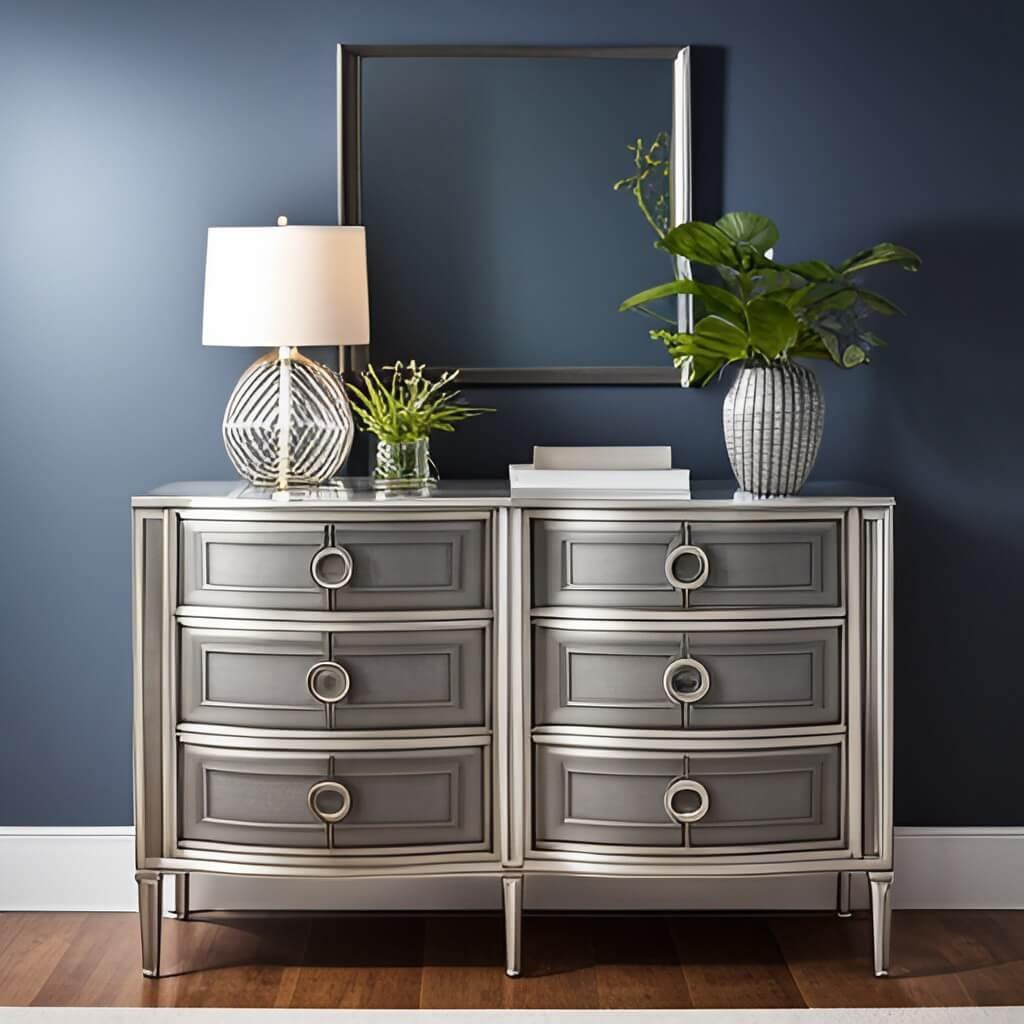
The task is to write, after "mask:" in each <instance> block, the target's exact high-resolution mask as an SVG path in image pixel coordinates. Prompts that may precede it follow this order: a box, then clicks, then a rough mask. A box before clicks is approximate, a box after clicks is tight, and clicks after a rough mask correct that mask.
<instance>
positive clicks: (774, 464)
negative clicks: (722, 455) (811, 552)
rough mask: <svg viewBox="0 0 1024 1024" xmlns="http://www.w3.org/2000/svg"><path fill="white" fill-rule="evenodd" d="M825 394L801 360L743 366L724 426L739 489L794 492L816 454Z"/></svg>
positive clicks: (728, 398)
mask: <svg viewBox="0 0 1024 1024" xmlns="http://www.w3.org/2000/svg"><path fill="white" fill-rule="evenodd" d="M824 424H825V399H824V397H823V396H822V393H821V388H820V387H819V385H818V380H817V378H816V377H815V376H814V373H813V372H812V371H811V370H809V369H808V368H807V367H806V366H801V365H799V364H798V363H789V362H783V363H772V364H771V365H765V364H763V363H761V364H751V365H748V366H744V367H742V369H741V370H740V371H739V373H738V374H737V375H736V379H735V380H734V381H733V384H732V387H731V388H729V391H728V394H726V396H725V402H724V404H723V406H722V427H723V432H724V434H725V447H726V449H727V451H728V453H729V462H730V463H732V471H733V473H735V475H736V480H737V482H738V483H739V485H740V488H741V489H742V490H744V491H747V492H749V493H750V494H752V495H754V496H755V497H758V498H774V497H783V496H785V495H789V494H796V493H797V492H799V490H800V488H801V487H803V485H804V483H805V481H806V480H807V477H808V476H809V475H810V472H811V469H812V468H813V466H814V461H815V459H816V458H817V457H818V448H819V447H820V446H821V435H822V430H823V428H824Z"/></svg>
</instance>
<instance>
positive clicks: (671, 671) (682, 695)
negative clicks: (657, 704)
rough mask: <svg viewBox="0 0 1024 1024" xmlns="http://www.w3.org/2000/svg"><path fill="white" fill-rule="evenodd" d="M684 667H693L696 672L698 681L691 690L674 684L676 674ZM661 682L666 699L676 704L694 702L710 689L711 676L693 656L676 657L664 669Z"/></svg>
mask: <svg viewBox="0 0 1024 1024" xmlns="http://www.w3.org/2000/svg"><path fill="white" fill-rule="evenodd" d="M684 668H689V669H693V671H694V672H696V673H697V676H698V679H699V682H698V683H697V685H696V686H695V687H694V688H693V689H692V690H679V689H677V688H676V686H675V681H676V676H678V675H679V673H680V672H681V671H682V670H683V669H684ZM662 682H663V684H664V686H665V693H667V694H668V699H669V700H674V701H675V702H676V703H677V704H696V703H697V701H699V700H701V699H702V698H703V697H705V696H706V695H707V692H708V690H710V689H711V676H710V675H708V670H707V669H706V668H705V667H704V666H703V665H702V664H701V663H700V662H699V661H697V660H695V659H694V658H676V660H675V661H673V662H672V663H671V664H670V665H669V666H668V668H666V669H665V677H664V679H663V680H662Z"/></svg>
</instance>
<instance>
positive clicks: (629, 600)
mask: <svg viewBox="0 0 1024 1024" xmlns="http://www.w3.org/2000/svg"><path fill="white" fill-rule="evenodd" d="M681 531H682V524H681V523H679V522H657V523H655V522H634V523H622V522H586V523H578V522H564V521H562V520H554V519H551V520H547V519H540V520H537V521H536V522H534V524H533V604H534V606H535V607H539V608H545V607H552V608H554V607H562V606H566V607H573V606H575V607H579V608H659V609H672V608H682V607H683V601H682V595H681V592H680V591H678V590H676V589H674V588H673V587H672V585H671V584H670V583H669V581H668V577H667V576H666V575H665V556H666V555H667V553H668V552H669V550H670V549H671V548H672V546H673V545H674V544H676V543H678V542H679V540H680V537H681V535H682V533H681Z"/></svg>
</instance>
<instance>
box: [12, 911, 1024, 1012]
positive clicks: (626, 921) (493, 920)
mask: <svg viewBox="0 0 1024 1024" xmlns="http://www.w3.org/2000/svg"><path fill="white" fill-rule="evenodd" d="M502 943H503V938H502V924H501V920H500V918H499V917H498V916H497V915H466V916H462V915H437V916H405V917H403V916H391V915H387V916H385V915H366V916H355V915H352V916H350V915H323V916H314V917H282V916H273V917H249V916H243V915H209V916H205V915H200V916H198V917H196V918H195V919H193V920H191V921H188V922H178V921H171V920H168V921H166V922H165V924H164V954H163V970H164V972H165V974H166V976H165V977H162V978H160V979H159V980H156V981H152V980H146V979H144V978H143V977H142V976H141V972H140V967H139V939H138V921H137V919H136V917H135V915H134V914H23V913H6V914H0V1005H35V1006H220V1007H226V1006H237V1007H284V1006H294V1007H359V1008H401V1007H406V1008H415V1007H431V1008H455V1007H462V1008H469V1009H482V1008H502V1007H509V1008H520V1007H521V1008H545V1009H556V1008H558V1009H598V1008H622V1007H629V1008H637V1009H654V1008H673V1007H690V1006H694V1007H747V1008H750V1007H794V1006H796V1007H799V1006H813V1007H829V1006H878V1007H882V1006H962V1005H974V1004H977V1005H999V1004H1004V1005H1005V1004H1011V1005H1016V1004H1022V1003H1024V912H1020V913H1013V912H984V911H977V912H973V911H972V912H967V911H960V912H952V911H950V912H940V911H902V912H898V913H897V914H896V918H895V922H894V933H893V965H894V972H893V977H891V978H887V979H876V978H874V977H873V976H872V975H871V971H870V923H869V921H868V920H867V918H866V917H865V916H864V915H857V916H856V917H854V918H853V919H852V920H839V919H837V918H835V917H833V916H824V915H822V916H814V915H800V916H792V917H786V916H777V917H702V916H679V917H658V916H648V917H625V916H608V917H595V916H552V915H537V916H527V918H526V921H525V932H524V947H523V948H524V953H525V956H524V970H525V974H524V976H523V977H520V978H517V979H515V980H513V979H509V978H506V977H505V974H504V970H503V963H504V952H503V947H502Z"/></svg>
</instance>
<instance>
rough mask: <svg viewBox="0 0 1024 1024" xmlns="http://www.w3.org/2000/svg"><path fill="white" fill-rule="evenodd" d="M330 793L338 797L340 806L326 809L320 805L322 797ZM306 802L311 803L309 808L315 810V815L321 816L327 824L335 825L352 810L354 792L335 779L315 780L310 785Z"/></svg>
mask: <svg viewBox="0 0 1024 1024" xmlns="http://www.w3.org/2000/svg"><path fill="white" fill-rule="evenodd" d="M328 795H330V796H335V797H338V799H340V801H341V804H340V806H338V807H337V808H336V809H335V810H333V811H325V810H324V809H323V808H322V807H321V806H320V799H321V797H325V796H328ZM306 803H307V804H309V809H310V811H312V812H313V814H314V816H315V817H317V818H319V819H320V820H321V821H322V822H323V823H324V824H325V825H335V824H337V823H338V822H339V821H341V819H342V818H344V817H346V816H347V814H348V812H349V811H351V810H352V794H351V793H349V791H348V790H347V789H346V788H345V787H344V786H343V785H342V784H341V783H340V782H335V781H334V780H333V779H324V781H323V782H314V783H313V785H312V786H310V787H309V793H308V794H307V795H306Z"/></svg>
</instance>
